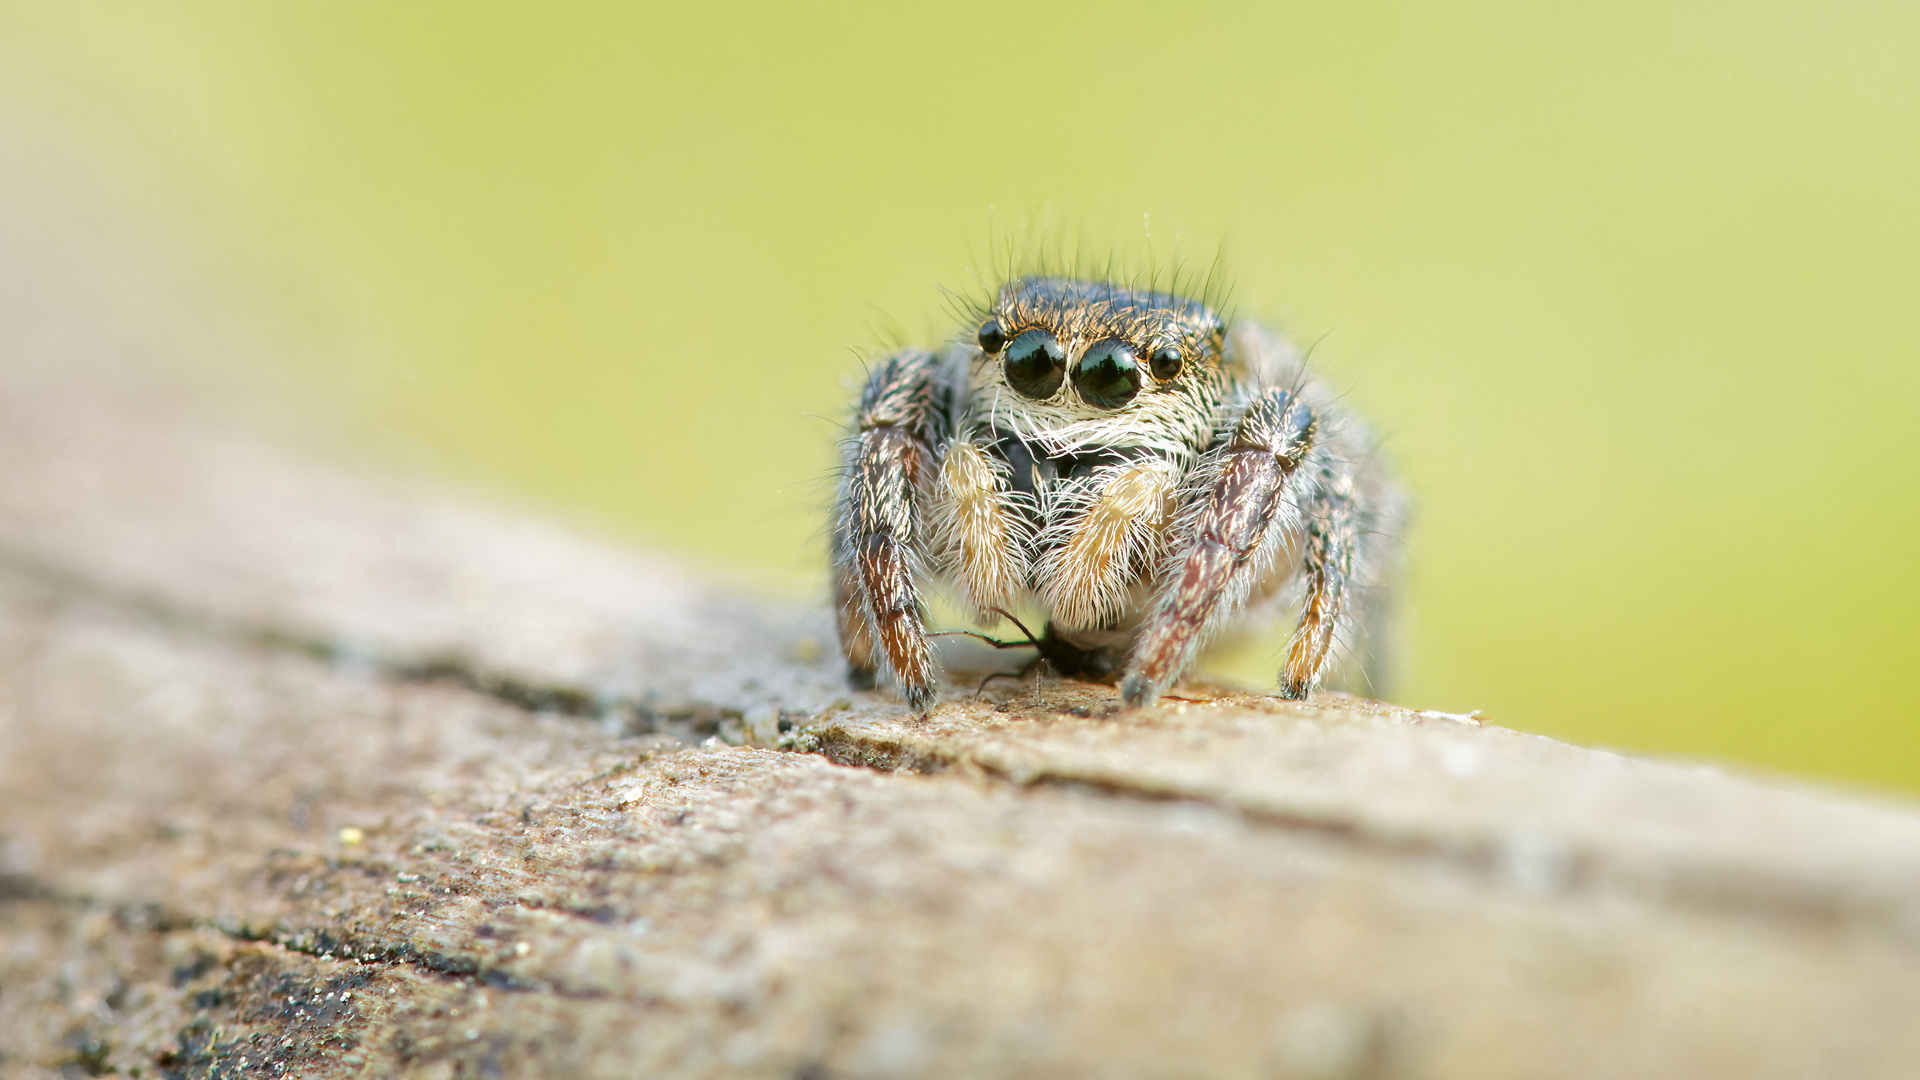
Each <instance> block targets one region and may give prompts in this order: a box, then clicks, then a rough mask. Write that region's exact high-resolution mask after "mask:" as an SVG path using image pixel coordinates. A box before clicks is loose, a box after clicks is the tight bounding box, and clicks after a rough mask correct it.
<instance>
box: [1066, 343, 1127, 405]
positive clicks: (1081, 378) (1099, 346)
mask: <svg viewBox="0 0 1920 1080" xmlns="http://www.w3.org/2000/svg"><path fill="white" fill-rule="evenodd" d="M1073 387H1074V389H1076V390H1078V391H1080V396H1081V397H1082V398H1083V399H1085V400H1086V403H1087V404H1089V405H1092V406H1094V407H1095V408H1099V409H1117V408H1119V407H1120V406H1122V405H1125V404H1126V403H1127V402H1129V401H1132V400H1133V395H1135V394H1137V393H1139V392H1140V365H1139V364H1138V363H1137V362H1136V361H1135V360H1134V358H1133V350H1132V349H1130V348H1128V347H1127V345H1126V343H1125V342H1121V341H1113V340H1107V341H1096V342H1094V343H1093V344H1092V345H1090V346H1088V347H1087V351H1086V352H1084V353H1082V354H1080V362H1079V363H1078V364H1075V365H1074V368H1073Z"/></svg>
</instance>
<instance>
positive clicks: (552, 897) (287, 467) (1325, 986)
mask: <svg viewBox="0 0 1920 1080" xmlns="http://www.w3.org/2000/svg"><path fill="white" fill-rule="evenodd" d="M0 460H4V461H6V462H7V463H8V467H7V469H6V470H4V471H3V472H0V1076H7V1077H15V1076H18V1077H56V1076H72V1075H89V1074H94V1075H98V1074H118V1075H127V1076H133V1075H139V1076H144V1077H158V1076H195V1077H198V1076H216V1075H217V1076H223V1077H225V1076H261V1077H274V1076H323V1077H331V1076H342V1077H345V1076H456V1075H457V1076H508V1077H515V1076H568V1077H572V1076H585V1077H597V1076H607V1077H628V1076H669V1077H682V1076H684V1077H723V1076H726V1077H731V1076H744V1077H782V1078H795V1080H798V1078H811V1080H819V1078H825V1077H849V1078H854V1077H859V1078H865V1077H876V1078H877V1077H908V1076H912V1077H923V1076H964V1077H973V1076H1008V1077H1028V1076H1032V1077H1052V1076H1062V1077H1065V1076H1076V1077H1077V1076H1102V1077H1275V1078H1329V1077H1349V1078H1358V1077H1371V1078H1401V1077H1405V1078H1427V1077H1433V1078H1440V1077H1473V1078H1491V1077H1516V1078H1518V1077H1542V1076H1568V1077H1612V1076H1621V1077H1630V1076H1656V1075H1658V1076H1689V1077H1722V1076H1725V1077H1771V1076H1845V1077H1876V1076H1885V1077H1895V1076H1904V1075H1910V1074H1911V1068H1912V1062H1914V1061H1916V1060H1920V1030H1917V1029H1916V1026H1915V1025H1913V1024H1912V1023H1911V1018H1912V1017H1913V1016H1915V1015H1920V813H1916V812H1915V808H1914V807H1913V806H1912V805H1910V804H1906V803H1899V802H1894V801H1890V800H1886V801H1875V800H1871V799H1866V798H1862V797H1859V796H1852V795H1844V794H1840V793H1835V792H1831V791H1825V790H1820V789H1816V788H1813V787H1810V786H1804V785H1797V784H1788V783H1783V782H1780V781H1777V780H1771V779H1766V778H1756V777H1750V776H1744V775H1740V774H1737V773H1734V772H1732V771H1728V770H1723V769H1718V768H1714V767H1709V766H1703V765H1693V764H1673V763H1664V762H1658V761H1649V760H1642V759H1636V758H1631V757H1627V756H1622V755H1617V754H1610V753H1603V752H1598V751H1592V750H1584V749H1580V748H1576V747H1571V746H1566V745H1564V744H1560V743H1556V742H1552V741H1550V740H1547V739H1542V738H1538V737H1534V736H1528V735H1523V734H1519V733H1516V732H1513V731H1508V730H1505V729H1502V728H1498V727H1494V726H1491V725H1479V724H1476V723H1472V722H1467V721H1463V720H1462V719H1460V718H1454V717H1448V716H1445V715H1442V714H1437V713H1421V712H1417V711H1410V710H1406V709H1401V708H1395V707H1391V706H1386V705H1380V704H1377V703H1372V702H1365V701H1359V700H1355V699H1345V698H1337V697H1333V698H1325V699H1323V700H1320V701H1318V702H1316V703H1314V704H1311V705H1307V704H1297V703H1290V702H1282V701H1279V700H1277V699H1273V698H1269V697H1261V696H1241V695H1233V694H1225V693H1215V692H1208V691H1193V690H1188V691H1180V693H1182V695H1183V696H1186V697H1190V698H1194V699H1195V700H1191V701H1175V700H1167V701H1164V702H1163V703H1162V704H1161V706H1159V707H1157V708H1153V709H1147V710H1137V711H1129V710H1123V709H1120V708H1119V707H1118V706H1117V703H1116V702H1115V699H1114V693H1113V691H1112V690H1111V689H1110V688H1107V687H1100V686H1092V685H1083V684H1077V683H1064V682H1059V683H1056V682H1045V681H1042V682H1039V683H1027V684H1019V685H1007V684H1005V683H996V684H995V688H994V689H992V690H990V691H989V692H988V693H987V694H985V695H984V696H979V697H976V696H972V695H970V694H969V693H968V692H967V691H966V690H964V689H963V690H949V691H948V692H947V693H946V694H944V695H943V697H942V701H941V704H940V705H939V707H938V708H937V709H936V710H935V711H934V713H933V714H932V715H931V716H929V717H928V718H926V719H924V720H921V719H915V718H913V717H911V716H910V715H908V714H907V712H906V711H905V710H904V708H903V707H901V706H900V705H898V704H897V703H893V702H891V701H889V700H888V699H886V698H885V697H883V696H876V695H864V694H852V693H849V692H847V691H845V690H844V688H843V687H842V686H841V684H840V681H839V671H838V661H837V659H836V658H835V657H834V656H833V653H834V649H833V647H832V637H831V635H832V629H831V624H830V621H829V618H828V616H827V614H826V612H825V611H824V609H821V610H814V609H805V610H789V609H782V608H779V607H777V606H773V605H768V604H763V603H756V602H752V601H748V600H745V599H742V598H740V597H738V596H735V595H731V594H729V593H727V592H725V591H724V590H720V589H717V588H714V587H710V586H707V585H703V584H701V583H699V582H697V581H693V580H690V579H689V578H688V577H687V576H686V575H685V574H683V573H681V572H679V571H677V570H675V569H674V568H673V567H672V566H670V565H668V564H665V563H660V562H654V561H649V560H647V559H644V558H641V557H638V556H634V555H632V554H629V553H626V552H622V551H618V550H615V549H612V548H609V547H606V546H602V545H596V544H594V543H591V542H588V541H585V540H582V539H579V538H577V537H574V536H570V535H568V534H566V533H564V532H562V531H560V530H558V529H555V528H553V527H550V526H547V525H543V524H540V523H537V522H529V521H527V520H525V519H522V518H517V517H514V516H511V515H506V514H501V513H497V512H493V511H488V510H485V509H480V508H476V507H473V506H470V505H465V504H462V503H461V502H459V501H458V500H455V499H453V498H450V497H448V496H446V495H445V494H443V493H441V492H439V491H437V490H434V489H433V488H431V487H430V486H423V485H419V484H410V483H403V482H400V481H395V480H390V479H368V478H354V477H349V476H346V475H344V474H341V473H339V472H335V471H331V470H328V469H325V468H321V467H318V466H315V465H312V464H309V463H305V462H300V461H296V460H291V459H289V458H286V457H284V456H281V455H278V454H276V453H275V452H273V451H271V450H269V449H266V448H265V447H264V445H263V444H262V443H261V442H260V441H259V440H255V439H250V438H247V437H244V436H237V435H233V434H229V433H223V432H222V431H221V430H220V429H219V428H218V427H217V426H215V425H210V424H209V423H207V422H206V420H205V418H204V417H203V416H202V415H200V414H197V413H196V412H195V411H194V409H193V406H192V403H191V401H190V400H181V399H177V398H174V397H169V396H167V395H165V394H156V393H154V392H151V390H150V389H148V388H144V387H142V386H139V385H137V384H135V383H134V382H132V381H130V380H128V379H126V378H122V377H119V376H113V375H110V374H101V373H95V374H92V375H88V374H84V373H75V372H71V371H66V372H61V371H53V370H45V369H43V370H38V371H29V370H14V371H6V372H0ZM949 660H950V662H951V663H952V664H953V665H954V666H956V667H965V666H966V662H967V660H968V656H967V655H966V654H965V653H964V652H958V651H957V652H956V653H954V654H953V655H952V656H950V657H949ZM1808 711H1809V722H1810V723H1811V722H1817V721H1818V711H1819V703H1818V702H1817V700H1810V701H1809V703H1808Z"/></svg>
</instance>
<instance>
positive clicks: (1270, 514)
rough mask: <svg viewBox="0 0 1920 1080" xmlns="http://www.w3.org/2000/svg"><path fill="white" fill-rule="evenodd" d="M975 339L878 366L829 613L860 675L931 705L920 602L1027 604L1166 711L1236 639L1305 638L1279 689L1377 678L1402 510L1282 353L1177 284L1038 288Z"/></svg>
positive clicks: (1315, 387)
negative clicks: (1185, 683)
mask: <svg viewBox="0 0 1920 1080" xmlns="http://www.w3.org/2000/svg"><path fill="white" fill-rule="evenodd" d="M974 315H975V317H976V329H975V331H974V334H973V340H971V341H965V340H963V341H958V342H955V343H953V344H951V345H949V346H947V347H946V348H944V349H941V350H939V351H927V350H919V349H908V350H904V351H901V352H898V353H895V354H893V355H891V356H888V357H886V358H885V359H883V360H882V361H880V362H879V363H878V364H876V365H875V366H874V367H873V369H872V370H871V372H870V374H869V376H868V379H867V384H866V386H865V388H864V389H863V390H862V392H861V395H860V399H859V402H858V405H857V409H856V416H855V425H854V427H855V432H854V435H853V437H852V438H851V439H849V440H848V442H847V444H846V446H845V462H844V464H845V469H844V472H843V479H842V483H841V486H840V492H839V496H838V500H837V505H836V512H835V517H834V529H833V554H834V560H833V573H834V595H835V607H836V611H837V614H838V621H839V629H840V642H841V648H842V651H843V652H844V653H845V655H846V658H847V662H848V665H849V667H850V679H851V681H852V682H853V683H854V685H856V686H859V687H863V688H864V687H867V686H871V685H873V682H874V678H875V676H876V675H877V674H885V675H888V676H890V677H891V678H892V679H893V680H894V681H895V682H897V683H898V685H899V686H900V688H901V690H902V692H903V693H904V694H905V696H906V698H907V700H908V702H909V703H910V704H911V705H913V707H915V708H916V709H923V710H924V709H925V708H927V707H928V706H930V705H931V703H932V701H933V693H934V677H935V671H934V662H933V658H932V653H931V649H930V648H929V645H928V640H927V632H926V628H925V623H924V616H923V613H922V604H921V589H922V588H923V587H924V586H927V585H940V586H944V587H946V588H948V589H950V590H951V591H952V592H953V594H954V595H955V596H956V597H957V598H958V599H959V601H960V602H961V603H962V604H963V605H964V606H965V607H966V608H967V609H969V611H970V612H971V613H972V614H973V615H974V617H975V618H976V619H978V620H979V621H980V622H981V624H982V625H985V626H991V625H992V624H994V623H996V622H998V621H999V620H1000V619H1001V618H1002V617H1005V616H1008V615H1009V613H1011V612H1014V611H1016V610H1019V609H1022V608H1028V609H1032V608H1037V609H1039V610H1040V611H1042V612H1044V614H1045V615H1046V617H1047V620H1048V622H1047V626H1046V629H1045V631H1044V633H1043V634H1042V635H1041V637H1040V638H1039V639H1038V640H1036V641H1034V642H1032V644H1033V645H1034V646H1035V647H1037V648H1038V649H1039V650H1040V652H1041V655H1042V657H1044V658H1045V659H1046V660H1047V661H1048V662H1049V663H1050V664H1051V665H1052V666H1053V667H1055V668H1056V669H1058V670H1059V671H1060V673H1061V674H1063V675H1069V676H1078V677H1086V678H1093V679H1097V680H1101V681H1112V680H1116V679H1117V680H1118V681H1119V683H1120V689H1121V696H1122V697H1123V698H1124V700H1125V701H1126V702H1127V703H1128V704H1130V705H1141V704H1148V703H1151V702H1152V701H1154V700H1155V699H1156V698H1158V697H1159V696H1160V694H1161V693H1162V692H1164V691H1165V690H1166V689H1167V688H1168V687H1169V686H1171V685H1172V684H1173V683H1174V682H1175V681H1176V680H1177V679H1179V678H1180V676H1181V675H1182V674H1183V673H1185V671H1186V670H1187V668H1188V667H1189V666H1190V665H1191V663H1192V662H1193V659H1194V656H1195V655H1196V654H1197V652H1198V651H1199V649H1200V647H1201V646H1202V645H1203V644H1204V643H1205V642H1206V641H1207V640H1209V639H1210V638H1211V637H1213V636H1214V635H1215V634H1217V633H1218V632H1219V631H1221V630H1222V629H1224V628H1226V627H1228V626H1229V625H1232V624H1234V623H1235V622H1237V621H1240V620H1241V619H1243V618H1249V617H1258V614H1259V612H1261V611H1262V610H1269V611H1271V610H1274V609H1283V610H1292V611H1294V612H1296V618H1297V625H1296V628H1295V632H1294V636H1293V640H1292V643H1291V644H1290V646H1289V647H1288V650H1287V654H1286V659H1285V661H1284V662H1283V664H1282V667H1281V669H1280V675H1279V682H1280V692H1281V694H1282V695H1283V696H1285V697H1289V698H1296V699H1298V698H1305V697H1306V696H1307V695H1309V694H1310V693H1312V692H1313V691H1314V690H1315V689H1316V688H1317V687H1319V686H1320V685H1322V683H1323V682H1328V681H1332V682H1334V683H1336V684H1338V685H1344V686H1350V687H1354V688H1361V687H1372V686H1377V685H1378V682H1379V679H1380V677H1381V665H1382V654H1383V642H1382V640H1381V639H1382V627H1381V625H1380V624H1381V622H1382V621H1383V620H1384V618H1385V615H1386V607H1387V605H1386V600H1387V597H1386V590H1387V586H1388V584H1389V581H1388V579H1389V574H1390V570H1391V567H1392V564H1393V562H1394V556H1395V551H1396V545H1397V537H1398V533H1399V530H1400V527H1401V524H1402V518H1403V516H1404V511H1403V507H1404V500H1403V499H1402V497H1401V495H1400V493H1399V489H1398V488H1397V487H1396V486H1395V485H1394V483H1393V481H1392V480H1391V478H1390V477H1388V476H1387V475H1386V473H1385V471H1384V468H1383V467H1382V466H1381V464H1380V463H1379V461H1378V460H1377V455H1376V454H1375V453H1374V447H1373V443H1372V438H1371V436H1370V435H1369V434H1368V433H1367V431H1366V430H1365V428H1364V427H1362V426H1361V425H1360V424H1359V423H1358V422H1357V421H1355V420H1354V419H1353V418H1352V417H1351V416H1349V415H1347V414H1346V412H1345V411H1344V410H1343V409H1342V408H1341V407H1340V405H1339V403H1338V401H1337V399H1336V398H1335V396H1334V395H1333V394H1331V393H1329V392H1328V391H1327V390H1326V388H1325V387H1324V386H1322V385H1321V384H1320V383H1319V382H1318V381H1317V380H1315V379H1314V378H1312V377H1311V376H1310V375H1309V374H1308V373H1307V370H1306V367H1305V364H1304V361H1303V358H1302V357H1301V356H1300V354H1299V353H1298V352H1297V351H1296V350H1294V349H1293V348H1292V347H1291V346H1289V345H1288V344H1287V343H1286V342H1284V341H1283V340H1281V339H1280V338H1278V337H1276V336H1275V335H1273V334H1271V333H1269V332H1267V331H1265V330H1263V329H1261V328H1260V327H1258V326H1255V325H1253V324H1251V323H1244V322H1242V323H1237V324H1235V325H1233V326H1231V327H1230V326H1228V325H1227V323H1226V322H1224V321H1223V320H1222V319H1221V318H1220V317H1219V316H1218V315H1216V314H1215V313H1214V311H1213V310H1211V309H1210V308H1209V307H1208V306H1207V305H1205V304H1203V303H1201V302H1200V301H1197V300H1191V299H1187V298H1184V297H1181V296H1177V295H1174V294H1172V293H1165V292H1155V291H1151V290H1137V289H1133V288H1130V287H1127V286H1122V285H1115V284H1109V283H1104V282H1096V281H1079V280H1072V279H1066V278H1054V277H1027V278H1020V279H1017V280H1014V281H1012V282H1010V283H1008V284H1007V285H1005V286H1003V287H1002V288H1001V289H1000V290H999V292H998V294H997V296H996V297H995V298H994V300H993V302H992V303H991V304H989V305H986V306H985V307H983V308H982V309H981V310H980V311H978V312H975V313H974Z"/></svg>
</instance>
